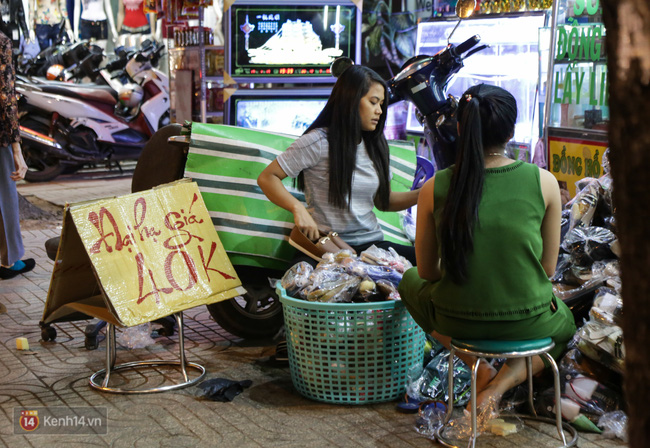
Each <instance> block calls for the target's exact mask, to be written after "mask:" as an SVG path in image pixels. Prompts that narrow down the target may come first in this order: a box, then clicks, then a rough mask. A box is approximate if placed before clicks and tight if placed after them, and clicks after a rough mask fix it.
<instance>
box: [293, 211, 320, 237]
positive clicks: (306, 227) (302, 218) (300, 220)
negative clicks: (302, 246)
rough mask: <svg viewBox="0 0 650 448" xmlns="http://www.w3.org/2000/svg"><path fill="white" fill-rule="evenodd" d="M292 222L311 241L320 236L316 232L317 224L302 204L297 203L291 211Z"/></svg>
mask: <svg viewBox="0 0 650 448" xmlns="http://www.w3.org/2000/svg"><path fill="white" fill-rule="evenodd" d="M293 222H294V223H295V224H296V226H297V227H298V228H299V229H300V231H301V232H302V233H303V235H305V236H306V237H307V238H309V239H310V240H312V241H317V240H318V239H319V238H320V233H319V232H318V225H317V224H316V221H314V218H312V217H311V215H310V214H309V212H308V211H307V209H306V208H305V207H303V206H302V204H298V206H297V207H296V208H295V210H294V212H293Z"/></svg>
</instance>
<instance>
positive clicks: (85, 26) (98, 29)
mask: <svg viewBox="0 0 650 448" xmlns="http://www.w3.org/2000/svg"><path fill="white" fill-rule="evenodd" d="M106 22H107V20H84V19H81V20H80V21H79V29H80V30H81V31H80V33H79V34H80V35H81V38H82V39H108V27H107V26H106Z"/></svg>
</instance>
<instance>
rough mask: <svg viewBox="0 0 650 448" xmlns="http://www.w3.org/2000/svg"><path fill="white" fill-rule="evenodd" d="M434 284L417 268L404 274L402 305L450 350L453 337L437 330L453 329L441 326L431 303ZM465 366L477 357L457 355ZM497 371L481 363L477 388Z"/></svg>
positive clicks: (401, 294)
mask: <svg viewBox="0 0 650 448" xmlns="http://www.w3.org/2000/svg"><path fill="white" fill-rule="evenodd" d="M431 285H432V283H430V282H428V281H426V280H423V279H422V278H420V276H419V275H418V273H417V268H411V269H409V270H408V271H406V272H405V273H404V277H403V278H402V281H401V282H400V284H399V287H398V290H399V293H400V296H401V298H402V303H403V304H404V306H405V307H406V309H407V310H408V312H409V314H410V315H411V317H413V320H414V321H415V322H416V323H417V324H418V325H419V326H420V327H421V328H422V329H423V330H424V331H425V332H427V333H429V334H430V335H431V336H433V337H434V338H435V339H436V340H437V341H438V342H440V343H441V344H442V345H443V346H445V347H446V348H447V350H449V349H450V348H451V336H447V335H444V334H442V333H440V332H439V331H438V330H437V328H444V327H447V326H449V327H451V326H453V323H452V324H451V325H441V324H440V322H439V319H438V316H436V311H435V308H434V306H433V302H432V301H431V294H430V291H429V289H430V287H431ZM456 356H458V357H459V358H460V359H461V360H462V361H463V362H464V363H465V364H467V365H468V366H471V365H473V364H474V361H475V359H476V358H475V357H474V356H469V355H465V354H463V353H458V352H457V353H456ZM496 374H497V371H496V369H495V368H494V367H492V366H491V365H490V364H488V363H487V362H481V363H480V364H479V367H478V374H477V379H476V386H477V389H478V390H482V389H483V388H485V386H486V385H487V384H488V383H489V382H490V381H491V380H492V379H493V378H494V377H495V375H496Z"/></svg>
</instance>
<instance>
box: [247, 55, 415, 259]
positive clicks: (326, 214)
mask: <svg viewBox="0 0 650 448" xmlns="http://www.w3.org/2000/svg"><path fill="white" fill-rule="evenodd" d="M386 96H387V89H386V84H385V83H384V81H383V80H382V79H381V77H380V76H379V75H377V73H375V72H374V71H373V70H371V69H369V68H367V67H364V66H360V65H353V66H351V67H349V68H347V69H345V71H344V72H343V73H342V74H341V75H340V76H339V78H338V80H337V81H336V84H335V85H334V88H333V89H332V93H331V95H330V97H329V99H328V101H327V104H326V105H325V107H324V108H323V110H322V111H321V113H320V114H319V115H318V117H317V118H316V120H315V121H314V123H313V124H312V125H311V126H309V128H308V129H307V130H306V131H305V133H304V134H303V135H302V136H301V137H300V138H298V139H297V140H296V141H295V142H294V143H293V144H292V145H291V146H290V147H289V148H288V149H287V150H286V151H285V152H283V153H281V154H280V155H278V157H277V158H276V159H275V160H274V161H273V162H271V164H269V165H268V166H267V167H266V168H265V169H264V171H263V172H262V173H261V174H260V176H259V177H258V179H257V183H258V185H259V186H260V188H261V189H262V191H263V192H264V194H265V195H266V196H267V197H268V198H269V199H270V200H271V202H273V203H274V204H276V205H278V206H280V207H282V208H284V209H285V210H287V211H289V212H291V213H292V214H293V217H294V222H295V224H296V226H297V227H298V228H299V229H300V230H301V231H302V233H303V234H304V235H305V236H306V237H307V238H309V239H310V240H312V241H316V240H318V238H319V234H320V233H325V234H327V233H328V232H330V231H335V232H337V233H338V234H339V236H340V237H341V239H343V241H345V242H346V243H347V244H349V245H350V246H352V247H353V248H354V249H355V251H356V252H357V253H360V252H362V251H364V250H365V249H367V248H368V247H370V246H371V245H373V244H375V245H376V246H378V247H380V248H382V249H387V248H388V246H391V247H393V248H394V249H395V251H396V252H397V253H399V254H400V255H402V256H404V257H406V258H407V259H409V261H411V263H413V264H415V249H414V248H413V247H412V246H402V245H398V244H393V243H389V242H387V241H384V237H383V233H382V230H381V228H380V226H379V222H378V220H377V217H376V216H375V214H374V212H373V207H375V206H376V207H377V208H379V209H380V210H387V211H398V210H404V209H407V208H409V207H411V206H413V205H415V203H416V202H417V198H418V192H417V190H416V191H408V192H396V191H391V188H390V166H389V154H388V143H387V142H386V138H385V137H384V125H385V123H386V109H387V105H386V103H385V101H384V100H385V98H386ZM287 176H290V177H293V178H297V181H296V184H297V187H298V189H300V190H302V191H304V192H305V200H306V202H307V207H305V206H304V205H303V204H302V203H301V202H300V201H299V200H298V199H296V198H295V197H294V196H293V195H292V194H291V193H289V191H288V190H287V189H286V188H285V186H284V184H283V183H282V180H283V179H284V178H286V177H287ZM298 261H307V262H310V263H312V264H315V262H314V260H312V259H311V258H308V257H306V256H305V257H300V258H296V259H295V260H294V263H297V262H298Z"/></svg>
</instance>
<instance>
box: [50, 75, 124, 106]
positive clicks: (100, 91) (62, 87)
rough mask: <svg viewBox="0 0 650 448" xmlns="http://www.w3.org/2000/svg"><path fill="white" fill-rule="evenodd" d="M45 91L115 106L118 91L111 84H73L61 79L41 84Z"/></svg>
mask: <svg viewBox="0 0 650 448" xmlns="http://www.w3.org/2000/svg"><path fill="white" fill-rule="evenodd" d="M39 87H40V88H41V89H43V91H44V92H47V93H53V94H56V95H63V96H69V97H72V98H79V99H85V100H90V101H99V102H100V103H105V104H109V105H111V106H114V105H115V104H117V92H116V91H115V90H113V88H112V87H110V86H100V85H97V84H71V83H68V82H60V81H47V82H43V83H41V84H40V85H39Z"/></svg>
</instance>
